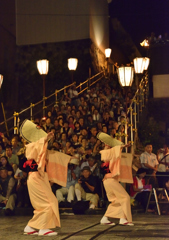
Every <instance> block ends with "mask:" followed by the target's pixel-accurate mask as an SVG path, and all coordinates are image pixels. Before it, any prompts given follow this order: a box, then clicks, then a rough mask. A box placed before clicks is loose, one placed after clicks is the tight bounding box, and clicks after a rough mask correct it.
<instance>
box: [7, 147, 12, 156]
mask: <svg viewBox="0 0 169 240" xmlns="http://www.w3.org/2000/svg"><path fill="white" fill-rule="evenodd" d="M6 156H7V157H11V156H12V149H11V148H6Z"/></svg>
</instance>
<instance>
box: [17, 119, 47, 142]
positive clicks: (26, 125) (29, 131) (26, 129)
mask: <svg viewBox="0 0 169 240" xmlns="http://www.w3.org/2000/svg"><path fill="white" fill-rule="evenodd" d="M20 135H21V136H22V137H23V138H24V139H25V140H26V141H28V142H36V141H38V140H39V139H40V138H43V137H46V136H47V133H46V132H45V131H43V130H42V129H41V128H40V127H39V126H37V125H36V124H34V123H33V122H31V121H30V120H28V119H26V120H25V121H24V122H23V123H22V125H21V127H20Z"/></svg>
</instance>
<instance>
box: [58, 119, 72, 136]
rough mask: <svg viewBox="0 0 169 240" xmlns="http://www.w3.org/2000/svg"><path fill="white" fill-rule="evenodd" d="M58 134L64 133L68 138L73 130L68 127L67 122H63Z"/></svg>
mask: <svg viewBox="0 0 169 240" xmlns="http://www.w3.org/2000/svg"><path fill="white" fill-rule="evenodd" d="M60 133H66V134H67V136H68V137H70V136H71V135H72V134H73V129H72V128H71V127H69V123H68V121H64V122H63V127H61V129H60Z"/></svg>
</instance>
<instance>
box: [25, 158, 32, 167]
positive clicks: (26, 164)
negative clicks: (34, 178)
mask: <svg viewBox="0 0 169 240" xmlns="http://www.w3.org/2000/svg"><path fill="white" fill-rule="evenodd" d="M32 161H33V159H30V160H27V161H26V162H25V163H24V164H23V167H24V168H26V167H27V166H29V167H30V166H31V164H32Z"/></svg>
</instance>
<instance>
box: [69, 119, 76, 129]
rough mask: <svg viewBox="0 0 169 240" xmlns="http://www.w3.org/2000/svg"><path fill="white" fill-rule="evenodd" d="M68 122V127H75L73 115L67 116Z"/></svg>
mask: <svg viewBox="0 0 169 240" xmlns="http://www.w3.org/2000/svg"><path fill="white" fill-rule="evenodd" d="M68 122H69V127H70V128H72V129H73V130H74V129H75V126H74V117H73V116H69V117H68Z"/></svg>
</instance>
